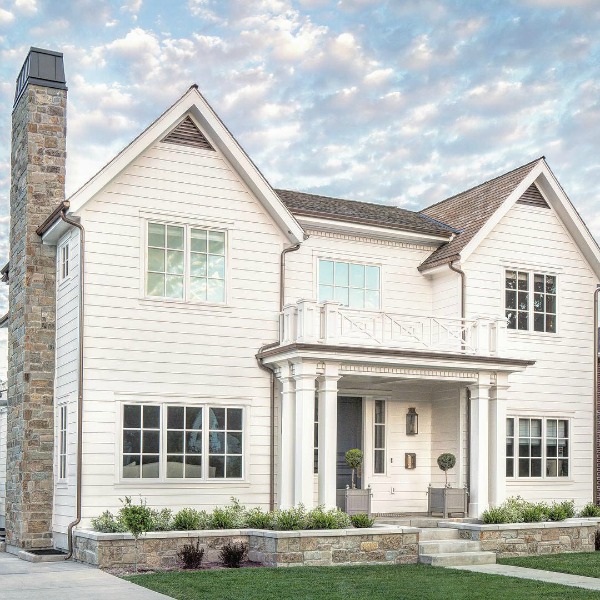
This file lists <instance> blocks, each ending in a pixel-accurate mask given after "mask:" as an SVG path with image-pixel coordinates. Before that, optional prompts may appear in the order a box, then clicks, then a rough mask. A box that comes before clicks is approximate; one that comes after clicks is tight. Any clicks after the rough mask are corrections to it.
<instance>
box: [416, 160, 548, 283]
mask: <svg viewBox="0 0 600 600" xmlns="http://www.w3.org/2000/svg"><path fill="white" fill-rule="evenodd" d="M541 160H544V157H541V158H538V159H536V160H534V161H532V162H530V163H527V164H526V165H522V166H520V167H518V168H516V169H514V170H512V171H509V172H508V173H504V174H503V175H500V176H499V177H495V178H494V179H490V180H489V181H486V182H485V183H482V184H480V185H478V186H476V187H474V188H471V189H469V190H466V191H464V192H461V193H460V194H457V195H456V196H451V197H450V198H447V199H446V200H442V201H441V202H438V203H437V204H434V205H432V206H429V207H427V208H425V209H423V210H422V211H421V214H423V215H427V216H429V217H432V218H434V219H438V220H439V221H443V222H444V223H446V224H448V225H450V226H451V227H454V228H456V229H458V230H459V231H460V233H459V234H458V235H457V236H456V237H455V238H454V239H452V240H451V241H450V242H448V243H447V244H444V245H443V246H440V247H439V248H438V249H437V250H436V251H435V252H433V253H432V254H431V255H430V256H429V257H427V259H426V260H424V261H423V263H422V264H421V266H420V267H419V270H422V271H425V270H427V269H431V268H433V267H435V266H437V265H441V264H444V263H448V262H451V261H452V260H457V259H458V258H459V256H460V252H461V250H462V249H463V248H464V247H465V246H466V245H467V244H468V243H469V242H470V241H471V240H472V239H473V237H474V236H475V234H476V233H477V232H478V231H479V230H480V229H481V228H482V227H483V226H484V225H485V223H486V222H487V221H488V219H489V218H490V217H491V216H492V215H493V214H494V213H495V212H496V211H497V210H498V209H499V208H500V206H501V205H502V203H503V202H504V201H505V200H506V199H507V198H508V196H510V194H511V193H512V192H513V191H514V189H515V188H516V187H517V186H518V185H519V184H520V183H521V182H522V181H523V179H524V178H525V177H526V176H527V175H528V174H529V173H530V171H531V170H532V169H533V168H534V167H535V166H536V165H537V164H538V163H539V162H540V161H541Z"/></svg>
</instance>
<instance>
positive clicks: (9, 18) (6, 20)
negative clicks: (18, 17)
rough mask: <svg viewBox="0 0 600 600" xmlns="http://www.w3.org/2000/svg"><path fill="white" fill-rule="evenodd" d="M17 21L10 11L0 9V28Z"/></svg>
mask: <svg viewBox="0 0 600 600" xmlns="http://www.w3.org/2000/svg"><path fill="white" fill-rule="evenodd" d="M14 20H15V15H13V14H12V13H11V12H9V11H8V10H4V9H3V8H0V27H1V26H2V25H10V24H11V23H12V22H13V21H14Z"/></svg>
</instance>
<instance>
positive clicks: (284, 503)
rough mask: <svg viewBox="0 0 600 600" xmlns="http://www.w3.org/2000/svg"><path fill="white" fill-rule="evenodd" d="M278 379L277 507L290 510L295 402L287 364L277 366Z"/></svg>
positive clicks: (292, 498)
mask: <svg viewBox="0 0 600 600" xmlns="http://www.w3.org/2000/svg"><path fill="white" fill-rule="evenodd" d="M278 367H279V371H278V374H277V376H278V379H279V381H281V408H280V419H279V423H280V430H279V437H280V440H281V444H280V447H281V450H280V452H279V486H278V491H279V506H280V508H290V507H292V506H293V505H294V460H295V456H294V434H295V431H294V430H295V421H296V414H295V413H296V406H295V405H296V402H295V396H296V392H295V388H294V378H293V377H292V371H291V366H290V364H289V363H288V362H284V363H280V364H278Z"/></svg>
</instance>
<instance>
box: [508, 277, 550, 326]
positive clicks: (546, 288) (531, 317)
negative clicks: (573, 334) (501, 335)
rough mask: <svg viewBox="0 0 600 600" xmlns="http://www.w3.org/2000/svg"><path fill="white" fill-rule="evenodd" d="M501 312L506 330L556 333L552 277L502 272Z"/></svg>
mask: <svg viewBox="0 0 600 600" xmlns="http://www.w3.org/2000/svg"><path fill="white" fill-rule="evenodd" d="M532 283H533V285H532ZM505 311H506V312H505V314H506V318H507V319H508V328H509V329H516V330H521V331H528V330H532V331H541V332H548V333H556V275H546V274H544V273H531V272H529V271H518V270H508V271H506V277H505Z"/></svg>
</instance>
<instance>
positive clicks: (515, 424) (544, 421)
mask: <svg viewBox="0 0 600 600" xmlns="http://www.w3.org/2000/svg"><path fill="white" fill-rule="evenodd" d="M506 418H507V420H508V419H512V421H513V433H514V435H513V456H512V457H508V456H505V471H504V474H505V476H506V479H508V480H519V481H532V482H533V481H570V480H571V478H572V468H573V463H572V461H571V458H572V454H573V434H572V422H571V419H570V418H568V417H565V416H555V415H549V416H540V415H539V414H535V415H529V414H527V415H507V417H506ZM519 419H527V420H529V421H531V420H541V422H542V431H541V444H542V452H541V456H540V459H541V463H542V468H541V473H542V474H541V476H540V477H533V476H531V475H528V476H519ZM548 421H556V422H557V425H558V421H566V422H567V428H568V436H567V437H566V438H562V437H558V435H557V437H552V438H551V439H566V440H567V443H568V447H569V450H568V456H566V457H562V459H563V460H566V461H567V464H568V473H567V475H558V474H557V475H547V474H546V471H547V461H548V460H553V459H554V458H556V459H558V458H559V457H558V452H557V456H556V457H554V456H548V455H547V445H548V439H549V438H548ZM508 437H509V436H508V435H507V436H506V438H507V440H508ZM530 438H531V436H530ZM508 458H512V460H513V475H512V476H510V475H506V459H508ZM523 458H529V460H530V461H531V458H532V457H531V456H529V457H523ZM557 464H558V463H557ZM557 472H558V467H557Z"/></svg>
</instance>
